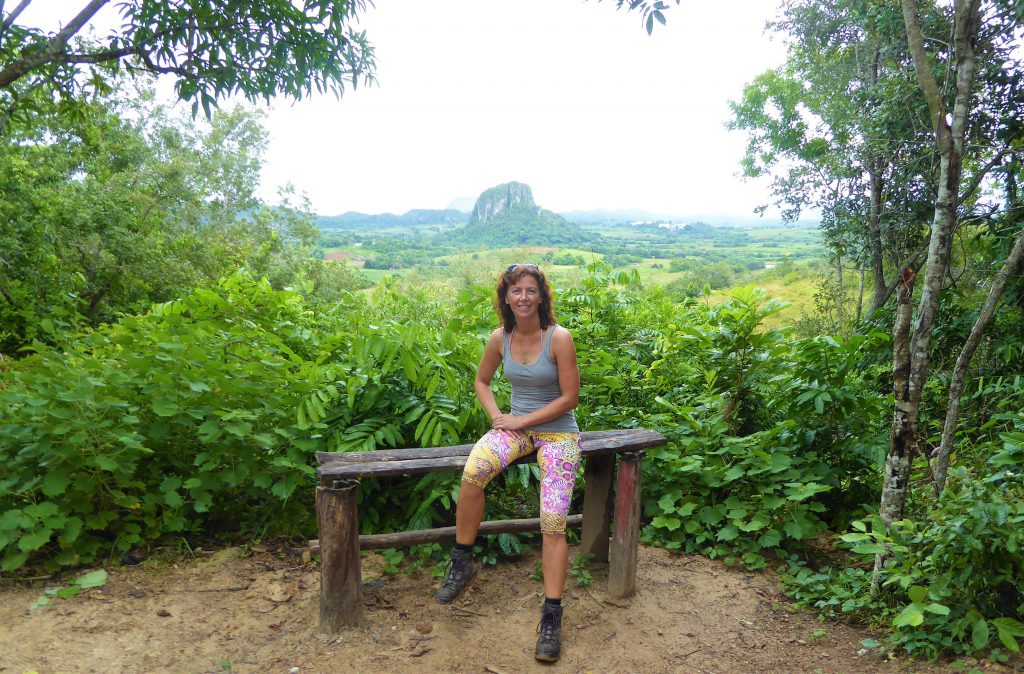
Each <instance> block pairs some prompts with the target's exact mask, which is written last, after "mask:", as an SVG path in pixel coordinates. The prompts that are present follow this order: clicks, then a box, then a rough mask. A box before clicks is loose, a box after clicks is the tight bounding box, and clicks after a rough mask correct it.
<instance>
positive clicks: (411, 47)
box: [37, 0, 784, 217]
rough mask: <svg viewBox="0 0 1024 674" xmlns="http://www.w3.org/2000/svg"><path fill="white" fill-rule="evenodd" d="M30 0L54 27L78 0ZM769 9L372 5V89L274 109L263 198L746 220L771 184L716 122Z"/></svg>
mask: <svg viewBox="0 0 1024 674" xmlns="http://www.w3.org/2000/svg"><path fill="white" fill-rule="evenodd" d="M51 3H52V4H51ZM37 4H38V5H44V6H45V5H49V9H54V8H56V6H58V5H63V6H65V7H68V6H70V7H71V8H72V9H71V10H70V11H69V12H68V15H67V16H62V17H60V18H61V19H62V20H63V21H66V20H67V19H68V18H70V17H71V16H72V15H73V13H74V8H76V7H80V6H81V4H82V2H81V0H79V1H77V2H71V1H69V0H60V1H59V2H58V1H54V0H47V1H46V2H39V3H37ZM777 5H778V0H719V1H718V2H706V1H704V0H683V2H682V4H681V5H680V6H675V5H672V6H671V8H670V9H669V10H668V11H667V12H666V17H667V20H668V25H666V26H661V25H656V26H655V30H654V34H653V35H652V36H648V35H647V32H646V30H644V28H643V26H642V25H641V19H640V15H639V13H635V12H634V13H627V12H626V11H624V10H621V11H616V10H615V3H614V0H605V1H604V2H601V3H598V2H594V1H590V2H584V1H583V0H430V1H425V0H377V6H376V7H369V8H368V10H367V13H366V15H365V17H364V21H363V24H364V26H365V28H366V31H367V34H368V37H369V39H370V41H371V42H372V43H373V44H374V46H375V49H376V55H377V79H378V85H377V86H376V87H371V88H365V89H364V88H360V89H358V90H356V91H348V92H347V93H346V94H345V95H344V97H343V98H342V99H341V100H336V99H335V98H334V97H314V98H311V99H307V100H303V101H301V102H299V103H292V102H290V101H287V100H283V99H282V100H280V101H278V102H275V103H274V104H273V105H272V106H271V110H270V114H269V117H268V119H267V126H268V128H269V130H270V134H271V142H270V147H269V150H268V154H267V164H266V167H265V168H264V173H263V187H262V188H261V190H262V196H263V197H264V198H266V199H268V200H270V201H273V199H274V195H275V191H276V188H277V186H279V185H281V184H283V183H285V182H288V181H290V182H292V183H293V184H294V185H295V186H296V187H297V188H298V189H299V190H300V191H303V192H305V193H306V194H307V195H308V196H309V198H310V200H311V202H312V205H313V209H314V210H315V211H316V212H318V213H321V214H325V215H331V214H338V213H342V212H344V211H349V210H355V211H362V212H366V213H380V212H393V213H402V212H405V211H406V210H408V209H410V208H445V207H447V206H448V204H449V203H450V202H451V201H452V200H453V199H455V198H459V197H469V198H475V197H476V196H478V195H479V194H480V192H482V191H483V190H485V189H487V188H488V187H492V186H494V185H497V184H499V183H503V182H507V181H509V180H517V181H520V182H524V183H526V184H528V185H530V187H531V188H532V189H533V194H534V198H535V200H536V201H537V203H538V204H539V205H540V206H542V207H544V208H547V209H550V210H554V211H567V210H576V209H596V208H606V209H621V208H637V209H643V210H647V211H651V212H654V213H660V214H668V215H679V216H685V215H698V214H700V215H708V214H710V215H722V216H744V217H750V216H751V215H752V211H753V208H754V207H755V206H757V205H759V204H762V203H766V202H768V201H769V200H770V199H769V195H768V189H767V187H768V185H767V181H756V182H747V183H745V182H742V181H741V180H740V179H739V177H738V173H739V160H740V158H741V157H742V154H743V147H744V144H745V136H744V134H742V133H740V132H730V131H728V130H726V129H725V126H724V124H725V122H726V121H727V120H728V119H729V109H728V104H727V101H728V100H729V99H737V98H739V97H740V95H741V93H742V87H743V85H744V84H745V83H746V82H749V81H750V80H752V79H753V78H754V76H756V75H757V74H758V73H760V72H762V71H764V70H765V69H767V68H770V67H774V66H776V65H778V64H780V63H782V61H783V59H784V47H783V45H782V43H781V41H780V40H779V39H778V38H777V37H776V38H774V39H771V38H770V37H769V36H767V35H764V34H762V29H763V26H764V24H765V21H766V20H768V19H770V18H773V17H774V15H775V12H776V7H777ZM64 11H68V10H64ZM771 214H772V213H771V212H769V215H771Z"/></svg>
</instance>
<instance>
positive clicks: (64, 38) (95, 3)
mask: <svg viewBox="0 0 1024 674" xmlns="http://www.w3.org/2000/svg"><path fill="white" fill-rule="evenodd" d="M108 1H109V0H92V1H91V2H90V3H89V4H88V5H86V7H85V8H84V9H83V10H82V11H81V12H79V13H78V16H76V17H75V18H73V19H71V21H70V22H69V23H68V25H66V26H64V28H63V29H62V30H61V31H60V32H58V33H57V34H56V35H54V36H53V37H51V38H50V40H49V41H48V42H47V43H46V46H44V47H43V48H41V49H38V50H36V51H34V52H31V53H29V54H28V55H26V56H24V57H22V58H20V59H18V60H17V61H15V62H13V63H11V64H9V65H8V66H7V67H5V68H4V69H3V70H0V89H6V88H7V87H9V86H10V85H11V84H13V83H14V82H17V81H18V80H19V79H21V78H22V77H24V76H25V75H27V74H28V73H30V72H32V70H34V69H35V68H38V67H40V66H42V65H46V64H47V63H53V62H59V63H66V62H67V61H66V60H65V59H66V54H64V49H65V48H66V47H67V45H68V40H70V39H71V38H72V37H73V36H74V35H75V34H76V33H78V31H80V30H82V27H83V26H84V25H85V24H87V23H88V22H89V20H90V19H92V17H93V16H94V15H95V14H96V12H98V11H99V10H100V8H101V7H103V5H105V4H107V2H108Z"/></svg>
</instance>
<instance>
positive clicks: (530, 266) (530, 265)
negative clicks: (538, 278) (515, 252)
mask: <svg viewBox="0 0 1024 674" xmlns="http://www.w3.org/2000/svg"><path fill="white" fill-rule="evenodd" d="M520 267H525V268H527V269H533V270H534V271H540V267H538V266H537V265H535V264H533V263H532V262H525V263H523V262H517V263H515V264H513V265H509V268H508V269H506V270H505V273H506V274H511V273H512V272H514V271H515V270H516V269H519V268H520Z"/></svg>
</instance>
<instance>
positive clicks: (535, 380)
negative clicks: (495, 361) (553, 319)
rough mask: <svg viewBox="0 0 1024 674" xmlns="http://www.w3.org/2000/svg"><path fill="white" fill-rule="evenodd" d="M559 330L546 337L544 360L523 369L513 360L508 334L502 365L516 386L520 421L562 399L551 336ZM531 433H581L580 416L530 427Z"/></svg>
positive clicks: (514, 397) (514, 398) (515, 401)
mask: <svg viewBox="0 0 1024 674" xmlns="http://www.w3.org/2000/svg"><path fill="white" fill-rule="evenodd" d="M556 327H557V326H554V325H552V326H550V327H549V328H548V330H547V334H546V335H545V337H544V346H543V347H542V348H541V350H540V357H539V358H537V360H536V361H535V362H533V363H530V364H529V365H523V364H522V363H519V362H517V361H516V360H515V359H514V358H513V357H512V351H511V339H510V338H511V335H510V334H509V333H507V332H506V333H505V334H504V342H505V344H504V350H503V353H502V364H503V366H504V367H503V370H504V373H505V379H507V380H508V381H509V383H511V384H512V414H513V415H514V416H517V417H520V416H523V415H526V414H529V413H530V412H535V411H537V410H539V409H540V408H542V407H544V406H545V405H547V404H548V403H549V402H551V401H552V400H554V399H555V398H557V397H558V396H560V395H562V389H561V387H560V386H559V384H558V367H557V366H556V365H555V361H554V359H552V358H551V335H553V334H554V332H555V329H556ZM528 430H531V431H542V432H547V433H579V432H580V428H579V426H577V425H576V415H575V414H574V413H573V411H572V410H569V411H568V412H566V413H565V414H563V415H562V416H560V417H558V418H556V419H552V420H550V421H545V422H544V423H542V424H536V425H534V426H530V428H529V429H528Z"/></svg>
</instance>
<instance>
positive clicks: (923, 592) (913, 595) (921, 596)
mask: <svg viewBox="0 0 1024 674" xmlns="http://www.w3.org/2000/svg"><path fill="white" fill-rule="evenodd" d="M907 596H908V597H910V601H912V602H916V603H918V604H923V603H924V602H925V601H926V600H927V599H928V590H927V588H923V587H921V586H920V585H912V586H910V589H909V590H907Z"/></svg>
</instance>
